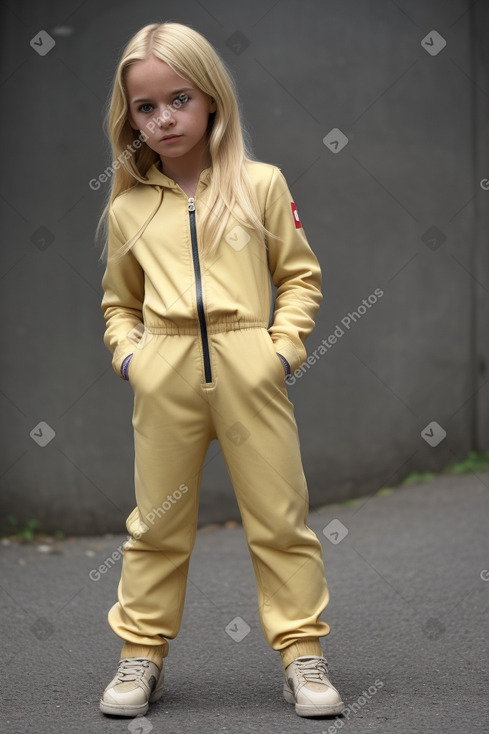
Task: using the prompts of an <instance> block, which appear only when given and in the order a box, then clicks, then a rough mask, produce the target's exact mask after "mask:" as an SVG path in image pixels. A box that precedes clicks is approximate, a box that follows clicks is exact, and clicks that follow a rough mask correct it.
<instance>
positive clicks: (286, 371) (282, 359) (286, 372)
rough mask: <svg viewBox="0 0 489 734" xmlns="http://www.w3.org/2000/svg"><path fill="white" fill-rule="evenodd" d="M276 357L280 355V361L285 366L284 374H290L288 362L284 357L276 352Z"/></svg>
mask: <svg viewBox="0 0 489 734" xmlns="http://www.w3.org/2000/svg"><path fill="white" fill-rule="evenodd" d="M277 357H280V361H281V362H282V364H283V366H284V367H285V376H286V377H288V376H289V375H290V364H289V363H288V362H287V360H286V359H285V357H284V356H283V355H282V354H279V352H277Z"/></svg>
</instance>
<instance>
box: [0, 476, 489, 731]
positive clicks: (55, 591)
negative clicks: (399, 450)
mask: <svg viewBox="0 0 489 734" xmlns="http://www.w3.org/2000/svg"><path fill="white" fill-rule="evenodd" d="M488 489H489V474H481V475H480V476H478V477H476V476H473V475H469V476H463V477H442V478H439V479H436V480H435V481H433V482H429V483H426V484H418V485H415V486H406V487H403V488H399V489H396V490H395V491H394V492H393V493H391V494H387V495H383V496H375V497H370V498H367V499H364V500H360V501H358V502H356V503H354V504H352V505H349V506H334V505H330V506H327V507H324V508H322V509H321V510H319V511H316V512H313V513H311V515H310V520H309V524H310V526H311V527H312V528H313V529H314V530H315V531H316V533H317V534H318V536H319V537H320V539H321V542H322V544H323V548H324V558H325V563H326V576H327V579H328V583H329V587H330V592H331V601H330V604H329V606H328V607H327V609H326V611H325V612H324V615H323V618H324V619H325V620H326V621H327V622H328V623H329V624H330V626H331V628H332V632H331V633H330V635H328V636H327V637H324V638H322V643H323V647H324V650H325V653H326V655H327V657H328V659H329V663H330V675H331V678H332V680H333V682H334V683H335V684H336V686H337V687H338V689H339V690H340V691H341V693H342V695H343V698H344V700H345V703H346V704H347V705H348V709H347V712H346V715H343V717H336V718H323V719H316V720H314V719H301V718H299V717H298V716H297V715H296V714H295V712H294V709H293V707H292V706H290V705H289V704H287V703H286V702H285V701H284V699H283V698H282V693H281V684H282V669H281V663H280V658H279V656H278V653H275V652H273V651H272V650H270V649H269V648H268V646H267V644H266V642H265V639H264V637H263V634H262V631H261V627H260V624H259V619H258V616H257V610H256V592H255V582H254V576H253V573H252V567H251V561H250V558H249V555H248V551H247V547H246V543H245V539H244V534H243V530H242V528H241V527H239V526H238V527H234V528H218V529H215V528H214V529H202V530H201V531H199V534H198V539H197V543H196V547H195V551H194V554H193V556H192V561H191V568H190V575H189V583H188V592H187V603H186V608H185V614H184V619H183V624H182V628H181V631H180V634H179V635H178V637H177V638H176V639H175V640H173V641H172V642H171V643H170V645H171V647H170V656H169V657H168V658H167V659H166V693H165V694H164V697H163V699H162V700H161V701H159V702H158V703H156V704H154V705H153V706H152V707H151V708H150V711H149V712H148V714H147V716H146V717H144V718H140V719H136V720H132V719H123V718H111V717H105V716H104V715H103V714H101V713H100V712H99V710H98V699H99V695H100V692H101V690H102V689H103V688H104V686H105V685H106V683H107V682H108V681H109V680H110V678H111V677H112V675H113V672H114V670H115V667H116V661H117V659H118V654H119V649H120V645H119V639H118V638H117V637H116V636H115V635H114V634H113V633H112V631H111V630H110V628H109V627H108V625H107V623H106V612H107V610H108V608H109V606H110V605H111V604H112V603H113V601H114V599H115V593H116V587H117V582H118V577H119V571H120V561H119V562H118V563H116V564H115V566H114V567H112V568H110V570H108V572H107V573H106V574H104V575H101V576H100V578H99V580H91V579H90V576H89V574H90V571H91V570H92V569H97V568H98V567H99V566H100V565H101V564H103V563H104V561H105V559H106V558H107V557H108V556H110V555H111V554H112V553H113V551H114V550H116V549H117V548H118V547H119V546H120V544H121V543H122V542H123V540H124V539H125V537H126V536H122V535H121V536H117V537H116V536H112V537H103V538H81V539H68V540H64V541H62V542H55V543H52V544H49V543H48V544H45V545H44V547H43V546H42V545H41V546H39V544H36V543H34V544H19V543H17V542H15V543H14V542H12V543H10V544H8V543H6V542H5V541H4V544H3V545H2V547H1V554H0V558H1V568H0V587H1V588H0V609H1V612H2V625H1V629H2V633H3V634H2V648H3V650H2V663H3V664H2V666H1V676H2V681H1V690H2V695H1V697H0V710H1V713H0V731H1V732H4V733H5V734H29V733H30V732H32V733H33V734H51V732H52V733H55V734H65V733H67V734H70V733H72V732H73V733H74V732H76V733H78V732H80V734H82V733H83V734H86V733H87V732H89V733H90V734H99V733H102V732H108V733H111V732H131V734H136V732H137V734H149V733H150V732H151V731H153V732H155V733H156V732H164V733H168V734H176V733H177V732H178V733H180V732H185V733H186V734H194V733H195V734H197V733H198V734H210V733H212V734H218V733H219V732H225V733H226V734H235V733H236V734H238V733H239V734H241V733H243V732H255V731H256V732H266V734H274V733H275V732H276V733H277V734H284V733H286V734H287V733H289V734H314V733H317V734H319V733H320V732H327V733H328V734H336V733H337V732H340V731H342V730H343V732H349V733H351V734H357V733H358V734H360V733H361V734H363V733H365V732H386V734H387V733H388V734H396V733H397V732H402V733H403V734H408V732H409V734H413V733H416V732H423V733H424V732H444V734H452V733H453V734H455V733H456V732H457V734H458V732H461V731H463V732H470V733H471V734H472V732H488V731H489V723H488V721H489V705H488V674H487V649H488V646H487V629H488V624H487V623H488V600H489V570H488V569H489V540H488V531H487V526H488V507H489V491H488ZM338 521H339V522H338ZM329 523H332V524H331V525H329ZM340 523H341V524H340ZM328 525H329V529H328V530H327V533H328V535H329V537H330V538H331V540H330V539H328V537H326V535H325V534H323V528H325V527H326V526H328ZM345 528H346V529H347V530H348V533H347V534H346V535H345V537H342V535H343V534H344V533H345ZM331 541H334V542H331ZM48 551H50V552H48ZM97 576H98V574H97V573H94V574H92V577H95V578H97ZM236 617H240V618H241V619H242V620H244V622H242V621H239V620H238V621H237V622H234V623H232V624H231V625H230V627H229V629H230V631H231V632H232V630H237V632H236V631H235V632H232V634H233V635H234V637H237V636H239V632H240V631H241V632H246V631H247V627H246V626H245V623H246V625H248V626H249V627H250V631H249V632H248V634H246V636H244V637H243V638H242V639H240V641H237V640H236V639H233V637H232V636H230V635H229V634H228V632H226V627H227V626H228V625H229V624H230V623H231V622H232V621H233V620H234V619H235V618H236Z"/></svg>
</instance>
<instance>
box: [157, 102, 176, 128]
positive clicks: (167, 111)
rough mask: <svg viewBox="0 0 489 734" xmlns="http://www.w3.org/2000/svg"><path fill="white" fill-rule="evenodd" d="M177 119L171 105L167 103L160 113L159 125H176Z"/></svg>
mask: <svg viewBox="0 0 489 734" xmlns="http://www.w3.org/2000/svg"><path fill="white" fill-rule="evenodd" d="M174 124H175V120H174V117H173V112H172V110H171V107H170V105H165V106H164V107H163V109H162V110H161V111H160V113H159V115H158V125H159V127H169V126H170V125H174Z"/></svg>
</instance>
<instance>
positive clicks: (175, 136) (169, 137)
mask: <svg viewBox="0 0 489 734" xmlns="http://www.w3.org/2000/svg"><path fill="white" fill-rule="evenodd" d="M181 137H182V136H181V135H165V137H163V138H161V139H162V140H166V141H170V140H178V139H179V138H181Z"/></svg>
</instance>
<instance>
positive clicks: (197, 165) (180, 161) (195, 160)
mask: <svg viewBox="0 0 489 734" xmlns="http://www.w3.org/2000/svg"><path fill="white" fill-rule="evenodd" d="M160 159H161V170H162V172H163V173H164V174H165V176H168V177H169V178H171V179H173V181H175V182H176V183H177V184H178V185H179V186H180V188H182V189H183V190H184V191H185V193H186V194H187V195H188V196H193V195H194V194H195V189H196V188H197V184H198V182H199V178H200V174H201V173H202V171H203V170H204V169H205V168H209V166H210V156H209V154H208V150H207V144H206V143H204V145H203V146H202V147H201V149H200V150H196V149H195V148H193V149H192V150H191V151H189V152H188V153H187V154H186V155H183V156H180V158H164V157H163V156H160Z"/></svg>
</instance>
